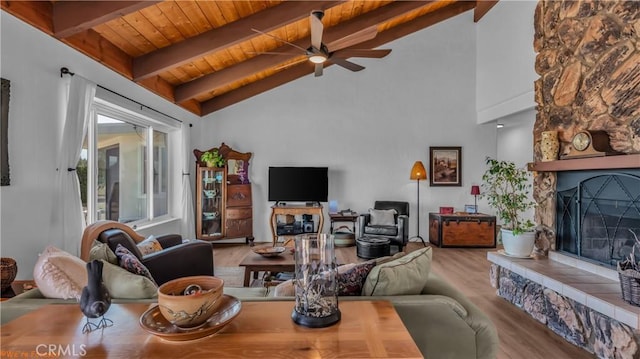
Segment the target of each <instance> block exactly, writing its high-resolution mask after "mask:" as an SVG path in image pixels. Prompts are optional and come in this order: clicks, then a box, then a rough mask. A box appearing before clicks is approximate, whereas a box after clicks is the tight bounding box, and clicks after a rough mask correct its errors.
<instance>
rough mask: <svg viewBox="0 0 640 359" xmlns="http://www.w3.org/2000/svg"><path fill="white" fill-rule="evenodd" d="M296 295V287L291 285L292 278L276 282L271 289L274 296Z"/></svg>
mask: <svg viewBox="0 0 640 359" xmlns="http://www.w3.org/2000/svg"><path fill="white" fill-rule="evenodd" d="M295 295H296V288H295V286H294V285H293V279H289V280H285V281H284V282H282V283H280V284H278V285H277V286H276V287H275V289H274V290H273V296H274V297H293V296H295Z"/></svg>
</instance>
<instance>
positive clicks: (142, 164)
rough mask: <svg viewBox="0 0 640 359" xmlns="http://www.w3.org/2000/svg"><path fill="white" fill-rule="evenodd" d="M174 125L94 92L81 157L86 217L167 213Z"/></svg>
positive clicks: (129, 218) (147, 217) (137, 218)
mask: <svg viewBox="0 0 640 359" xmlns="http://www.w3.org/2000/svg"><path fill="white" fill-rule="evenodd" d="M171 130H172V129H171V128H168V127H167V126H163V125H162V124H161V123H158V122H157V121H154V120H152V119H150V118H148V117H146V116H144V115H139V114H135V113H133V112H132V111H128V110H125V109H123V108H120V107H118V106H116V105H113V104H110V103H108V102H106V101H103V100H100V99H97V98H96V101H95V103H94V108H93V109H92V115H91V121H90V122H89V124H88V130H87V136H86V137H85V141H84V144H83V150H82V153H81V156H80V161H79V163H78V177H79V180H80V188H81V198H82V204H83V208H84V211H85V218H86V220H87V223H93V222H95V221H98V220H102V219H107V220H113V221H117V222H122V223H134V224H137V223H142V222H148V221H152V220H153V219H155V218H158V217H163V216H168V214H169V193H168V191H169V188H170V186H169V159H168V153H169V141H168V139H169V132H170V131H171Z"/></svg>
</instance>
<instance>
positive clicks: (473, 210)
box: [464, 204, 478, 213]
mask: <svg viewBox="0 0 640 359" xmlns="http://www.w3.org/2000/svg"><path fill="white" fill-rule="evenodd" d="M464 211H465V212H467V213H478V207H476V205H475V204H465V205H464Z"/></svg>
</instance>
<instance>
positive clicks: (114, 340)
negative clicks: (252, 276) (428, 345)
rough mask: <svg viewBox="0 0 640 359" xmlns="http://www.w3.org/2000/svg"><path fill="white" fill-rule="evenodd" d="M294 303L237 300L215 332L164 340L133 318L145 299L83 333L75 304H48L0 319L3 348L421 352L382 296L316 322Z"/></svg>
mask: <svg viewBox="0 0 640 359" xmlns="http://www.w3.org/2000/svg"><path fill="white" fill-rule="evenodd" d="M152 305H155V304H152ZM293 306H294V303H293V302H280V301H273V302H243V303H242V310H241V311H240V314H238V316H237V317H236V318H235V319H234V320H233V321H232V322H231V323H229V324H228V325H227V326H226V327H224V328H223V329H222V330H220V331H219V332H218V333H216V334H213V335H211V336H208V337H205V338H201V339H196V340H193V341H186V342H170V341H166V340H164V339H161V338H158V337H156V336H154V335H152V334H149V333H148V332H147V331H145V330H144V329H143V328H142V327H141V326H140V324H139V318H140V316H141V315H142V313H144V311H145V310H147V309H148V308H149V307H150V306H149V304H141V303H128V304H113V305H111V308H110V309H109V311H108V312H107V317H108V318H109V319H111V320H113V322H114V325H113V326H112V327H108V328H105V329H103V330H97V331H94V332H91V333H88V334H83V333H82V326H83V325H84V323H85V318H84V316H83V315H82V313H81V312H80V309H79V306H78V305H76V304H50V305H47V306H44V307H41V308H39V309H37V310H35V311H33V312H30V313H28V314H26V315H24V316H22V317H19V318H18V319H15V320H13V321H11V322H9V323H7V324H5V325H3V326H2V327H0V331H1V332H2V352H3V354H6V353H10V354H11V355H13V356H14V357H16V358H23V357H28V358H32V357H34V358H35V357H40V356H41V354H42V353H45V354H46V353H47V350H49V349H51V345H53V346H54V349H55V350H58V349H57V348H58V347H60V348H61V349H60V350H65V351H64V353H67V355H66V356H73V355H75V356H79V357H84V358H182V357H189V358H261V359H264V358H422V355H421V354H420V351H419V349H418V347H417V346H416V344H415V343H414V342H413V340H412V339H411V336H410V334H409V332H408V331H407V329H406V328H405V326H404V324H402V321H401V320H400V317H399V316H398V314H397V313H396V311H395V309H394V307H393V305H392V304H391V303H390V302H388V301H348V302H341V303H340V310H341V312H342V319H341V320H340V322H338V323H337V324H335V325H333V326H331V327H327V328H321V329H311V328H306V327H301V326H298V325H296V324H295V323H293V321H292V320H291V311H292V310H293ZM56 353H59V352H56ZM74 353H75V354H74ZM39 354H40V355H39ZM6 355H8V354H6ZM57 357H58V356H57Z"/></svg>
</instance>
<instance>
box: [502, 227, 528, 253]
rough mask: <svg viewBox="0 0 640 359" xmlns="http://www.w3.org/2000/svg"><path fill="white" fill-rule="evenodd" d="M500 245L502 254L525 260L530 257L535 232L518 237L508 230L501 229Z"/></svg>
mask: <svg viewBox="0 0 640 359" xmlns="http://www.w3.org/2000/svg"><path fill="white" fill-rule="evenodd" d="M500 233H501V234H502V244H503V245H504V252H505V253H506V254H508V255H510V256H513V257H522V258H527V257H529V256H531V252H533V245H534V243H535V240H536V235H535V232H533V231H531V232H524V233H521V234H518V235H514V234H513V231H510V230H508V229H504V228H503V229H501V230H500Z"/></svg>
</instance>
